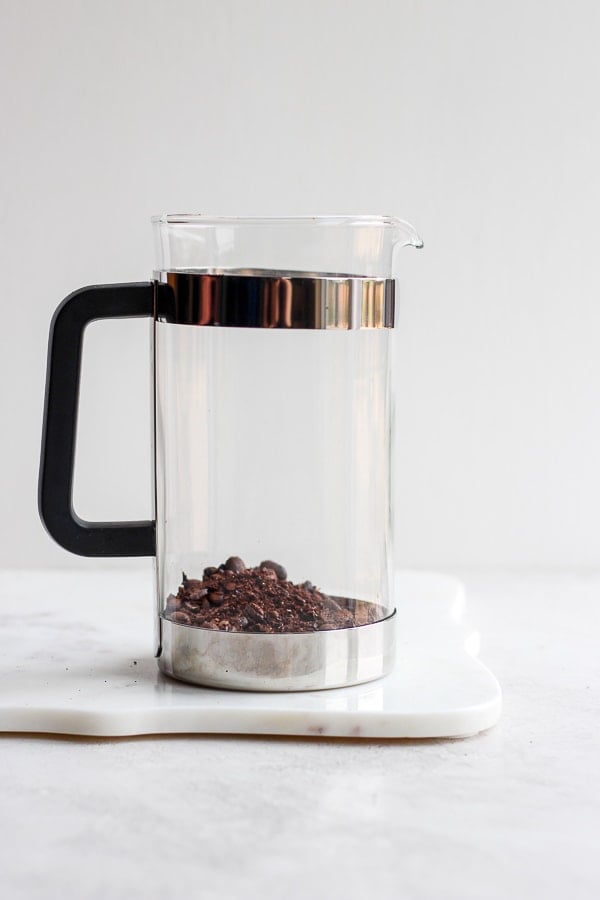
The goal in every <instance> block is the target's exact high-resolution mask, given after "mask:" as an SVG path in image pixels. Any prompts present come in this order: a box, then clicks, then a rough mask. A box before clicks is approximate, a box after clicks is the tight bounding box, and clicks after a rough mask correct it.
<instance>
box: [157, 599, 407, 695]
mask: <svg viewBox="0 0 600 900" xmlns="http://www.w3.org/2000/svg"><path fill="white" fill-rule="evenodd" d="M161 631H162V647H161V653H160V655H159V657H158V666H159V668H160V670H161V672H164V673H165V675H171V676H172V677H173V678H177V679H179V680H180V681H188V682H191V683H192V684H201V685H205V686H206V687H217V688H230V689H232V690H241V691H319V690H323V689H324V688H335V687H347V686H349V685H352V684H361V683H363V682H365V681H373V680H374V679H375V678H381V677H382V676H383V675H387V674H388V672H390V670H391V668H392V666H393V663H394V652H395V643H396V641H395V634H396V614H395V612H394V613H393V614H392V615H391V616H388V618H387V619H383V620H382V621H380V622H374V623H373V624H371V625H359V626H357V627H355V628H339V629H336V630H335V631H317V632H314V633H310V634H241V633H237V632H222V631H211V630H209V629H206V628H193V627H190V626H188V625H178V624H176V623H175V622H171V621H170V620H169V619H165V618H162V619H161Z"/></svg>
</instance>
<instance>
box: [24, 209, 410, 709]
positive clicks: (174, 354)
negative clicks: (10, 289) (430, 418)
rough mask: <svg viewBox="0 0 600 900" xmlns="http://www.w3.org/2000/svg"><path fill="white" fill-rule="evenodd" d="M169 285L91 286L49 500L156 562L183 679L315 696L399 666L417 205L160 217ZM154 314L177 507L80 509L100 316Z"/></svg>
mask: <svg viewBox="0 0 600 900" xmlns="http://www.w3.org/2000/svg"><path fill="white" fill-rule="evenodd" d="M153 226H154V233H155V238H156V256H157V270H156V272H155V275H154V280H153V281H148V282H144V283H138V284H118V285H99V286H94V287H87V288H82V289H81V290H78V291H75V293H73V294H71V295H70V296H69V297H67V298H66V300H64V301H63V303H62V304H61V306H60V307H59V308H58V310H57V311H56V313H55V316H54V319H53V321H52V325H51V331H50V346H49V357H48V374H47V385H46V404H45V415H44V433H43V434H44V436H43V446H42V459H41V470H40V491H39V498H40V513H41V517H42V520H43V522H44V524H45V526H46V528H47V530H48V532H49V533H50V535H51V536H52V537H53V538H54V539H55V540H56V541H57V542H58V543H59V544H61V545H62V546H63V547H65V548H66V549H68V550H70V551H72V552H74V553H78V554H80V555H83V556H154V557H155V558H156V626H157V627H156V648H155V652H156V656H157V657H158V665H159V668H160V669H161V671H162V672H164V673H165V674H167V675H171V676H173V677H175V678H178V679H181V680H183V681H188V682H192V683H196V684H202V685H208V686H213V687H226V688H236V689H243V690H263V691H264V690H267V691H270V690H315V689H321V688H331V687H339V686H344V685H351V684H357V683H360V682H364V681H369V680H372V679H375V678H378V677H380V676H382V675H384V674H386V673H387V672H389V670H390V668H391V666H392V664H393V658H394V643H395V623H394V620H393V619H394V613H395V608H394V597H393V591H392V564H391V496H390V475H391V473H390V465H391V454H390V438H391V384H390V349H391V348H390V334H391V329H392V327H393V325H394V315H395V312H394V304H395V281H394V271H395V251H396V250H397V249H398V248H400V247H402V246H406V245H413V246H415V247H420V246H422V242H421V240H420V238H419V237H418V235H417V234H416V233H415V231H414V229H413V228H412V227H411V226H410V225H408V224H406V223H405V222H402V221H400V220H398V219H393V218H387V217H377V216H366V217H329V216H327V217H315V218H288V219H268V218H264V219H261V218H257V219H236V218H209V217H205V216H202V215H166V216H161V217H157V218H155V219H154V220H153ZM130 316H147V317H148V318H150V319H151V320H152V323H153V327H152V340H153V365H154V423H153V436H154V453H155V484H154V498H155V515H156V518H155V521H151V522H122V523H106V522H102V523H94V522H85V521H82V520H81V519H80V518H79V517H78V516H77V515H76V513H75V512H74V511H73V508H72V500H71V498H72V480H73V464H74V451H75V431H76V419H77V405H78V391H79V369H80V360H81V346H82V337H83V331H84V329H85V326H86V325H87V324H88V323H89V322H91V321H93V320H95V319H100V318H119V317H130Z"/></svg>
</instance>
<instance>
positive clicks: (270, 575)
mask: <svg viewBox="0 0 600 900" xmlns="http://www.w3.org/2000/svg"><path fill="white" fill-rule="evenodd" d="M260 574H261V575H262V577H263V578H266V579H268V580H269V581H277V573H276V572H275V570H274V569H271V568H268V567H267V566H261V569H260Z"/></svg>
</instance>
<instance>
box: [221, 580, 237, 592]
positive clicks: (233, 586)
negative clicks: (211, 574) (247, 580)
mask: <svg viewBox="0 0 600 900" xmlns="http://www.w3.org/2000/svg"><path fill="white" fill-rule="evenodd" d="M223 587H224V588H225V590H226V591H235V589H236V587H237V584H236V583H235V581H226V582H225V584H224V585H223Z"/></svg>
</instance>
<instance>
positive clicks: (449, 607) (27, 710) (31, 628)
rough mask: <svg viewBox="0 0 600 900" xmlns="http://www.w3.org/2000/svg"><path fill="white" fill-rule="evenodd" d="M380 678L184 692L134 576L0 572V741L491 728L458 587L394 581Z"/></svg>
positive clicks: (496, 712)
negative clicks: (160, 647)
mask: <svg viewBox="0 0 600 900" xmlns="http://www.w3.org/2000/svg"><path fill="white" fill-rule="evenodd" d="M396 594H397V606H398V613H397V616H396V621H397V628H398V634H397V642H398V645H397V661H396V665H395V668H394V671H393V672H392V674H390V675H388V676H387V677H386V678H382V679H380V680H378V681H373V682H370V683H368V684H363V685H357V686H355V687H350V688H337V689H334V690H326V691H311V692H303V693H247V692H241V691H225V690H216V689H212V688H201V687H195V686H192V685H188V684H183V683H181V682H177V681H173V680H171V679H169V678H167V677H165V676H163V675H161V674H160V673H159V671H158V668H157V665H156V661H155V660H154V658H153V657H152V646H153V639H152V630H153V619H152V616H153V585H152V575H151V573H150V572H149V571H146V572H98V571H94V570H91V571H88V572H82V571H77V572H50V571H44V572H40V571H23V572H14V571H13V572H3V573H1V574H0V604H1V605H2V623H3V625H2V629H1V631H0V731H4V732H7V731H10V732H38V733H39V732H44V733H52V734H70V735H85V736H95V737H98V736H103V737H117V736H125V735H141V734H181V733H186V734H190V733H198V734H202V733H204V734H207V733H219V734H263V735H265V734H272V735H302V736H311V735H312V736H326V737H352V738H367V739H368V738H439V737H464V736H468V735H472V734H476V733H477V732H479V731H483V730H484V729H486V728H489V727H491V726H492V725H494V724H495V723H496V722H497V721H498V718H499V717H500V712H501V702H502V701H501V692H500V687H499V685H498V682H497V680H496V678H495V677H494V675H493V674H492V673H491V672H490V671H489V670H488V669H487V668H486V667H485V666H484V665H483V663H482V662H480V660H479V659H478V658H477V655H478V652H479V635H478V632H477V631H476V629H475V628H473V627H472V626H470V625H469V624H468V622H467V621H466V619H465V594H464V589H463V586H462V585H461V583H460V582H458V581H456V580H455V579H454V578H450V577H449V576H445V575H438V574H432V573H427V572H411V571H406V572H399V573H398V575H397V579H396Z"/></svg>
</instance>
